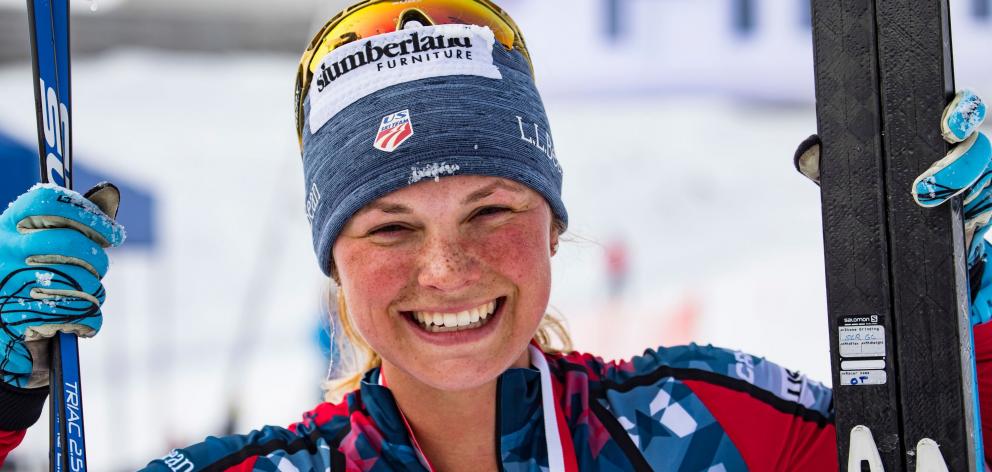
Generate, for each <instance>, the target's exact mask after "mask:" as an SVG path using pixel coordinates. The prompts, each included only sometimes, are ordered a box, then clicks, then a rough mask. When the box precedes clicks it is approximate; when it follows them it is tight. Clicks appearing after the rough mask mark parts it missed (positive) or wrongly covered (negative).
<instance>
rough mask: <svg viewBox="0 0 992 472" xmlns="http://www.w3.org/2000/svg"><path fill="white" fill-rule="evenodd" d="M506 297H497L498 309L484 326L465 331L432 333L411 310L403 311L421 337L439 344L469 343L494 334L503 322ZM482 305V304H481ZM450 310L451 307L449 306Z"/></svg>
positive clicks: (468, 307) (411, 327)
mask: <svg viewBox="0 0 992 472" xmlns="http://www.w3.org/2000/svg"><path fill="white" fill-rule="evenodd" d="M506 302H507V299H506V297H499V298H497V299H496V304H497V306H496V311H494V312H493V314H492V315H490V318H491V319H490V320H489V322H488V323H486V324H485V325H484V326H482V327H480V328H476V329H469V330H465V331H450V332H442V333H431V332H428V331H424V330H423V329H422V328H421V327H420V326H419V325H418V323H417V322H416V321H414V320H413V318H412V317H411V316H410V315H409V313H410V312H409V311H405V312H403V318H404V319H405V320H406V322H407V323H409V325H410V329H411V330H412V331H413V332H414V333H416V335H417V336H418V337H420V339H422V340H424V341H426V342H428V343H430V344H434V345H437V346H454V345H458V344H468V343H473V342H477V341H479V340H482V339H484V338H486V337H487V336H489V335H490V334H492V332H493V331H495V330H496V327H497V325H499V324H500V323H502V322H503V312H504V311H505V309H506ZM486 303H488V302H486ZM480 305H481V304H480ZM477 306H479V305H468V306H467V307H465V308H462V309H460V310H458V311H464V310H467V309H470V308H475V307H477ZM448 309H449V310H450V308H448ZM418 311H430V310H418ZM438 312H440V313H450V312H445V311H440V310H438ZM456 313H457V312H456Z"/></svg>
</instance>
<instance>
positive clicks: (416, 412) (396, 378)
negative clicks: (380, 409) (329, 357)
mask: <svg viewBox="0 0 992 472" xmlns="http://www.w3.org/2000/svg"><path fill="white" fill-rule="evenodd" d="M527 365H529V361H528V357H527V353H526V352H525V353H524V356H523V357H522V358H521V359H520V360H519V361H518V362H515V363H514V364H513V366H512V367H526V366H527ZM382 374H383V375H384V376H385V378H386V380H387V385H388V387H389V390H390V391H391V392H392V394H393V397H394V398H396V404H397V406H398V407H399V409H400V411H401V412H402V413H403V416H404V417H405V418H406V420H407V422H408V423H409V424H410V429H412V430H413V435H414V437H415V438H416V441H417V443H418V445H419V446H420V448H421V451H422V452H423V453H424V455H425V456H427V458H428V460H429V461H430V462H431V465H433V466H434V469H435V470H440V471H449V470H453V471H461V470H472V471H476V472H482V471H495V470H500V468H499V463H498V461H497V450H496V421H497V418H496V394H497V392H496V379H493V380H492V381H490V382H487V383H485V384H483V385H481V386H479V387H475V388H471V389H466V390H458V391H448V390H439V389H437V388H434V387H431V386H429V385H426V384H424V383H423V382H420V381H419V380H417V379H416V378H414V377H412V376H410V375H408V374H407V373H405V372H403V371H402V370H400V369H398V368H396V367H395V366H394V365H392V364H390V363H389V362H387V361H385V360H384V361H383V363H382Z"/></svg>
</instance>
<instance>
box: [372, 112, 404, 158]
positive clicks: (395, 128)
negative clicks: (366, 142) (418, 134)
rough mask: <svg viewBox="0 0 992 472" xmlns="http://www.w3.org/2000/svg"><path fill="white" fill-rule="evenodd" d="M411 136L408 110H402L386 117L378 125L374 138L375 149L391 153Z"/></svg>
mask: <svg viewBox="0 0 992 472" xmlns="http://www.w3.org/2000/svg"><path fill="white" fill-rule="evenodd" d="M410 136H413V123H411V122H410V110H403V111H398V112H396V113H393V114H392V115H389V116H386V117H384V118H383V119H382V123H380V124H379V134H377V135H376V137H375V148H376V149H379V150H381V151H386V152H393V151H395V150H396V148H398V147H400V144H403V143H404V142H406V140H407V139H410Z"/></svg>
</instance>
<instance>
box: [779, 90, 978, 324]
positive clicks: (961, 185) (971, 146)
mask: <svg viewBox="0 0 992 472" xmlns="http://www.w3.org/2000/svg"><path fill="white" fill-rule="evenodd" d="M985 115H986V106H985V103H984V102H983V101H982V99H981V98H979V97H978V96H977V95H975V94H974V93H973V92H971V91H968V90H965V91H962V92H960V93H958V94H957V96H955V97H954V100H952V101H951V103H950V105H948V106H947V108H945V109H944V114H943V115H942V117H941V135H943V136H944V139H945V140H946V141H947V142H949V143H952V144H955V143H956V144H957V146H955V147H954V148H953V149H951V151H950V152H949V153H948V154H947V155H946V156H944V158H943V159H941V160H939V161H937V162H936V163H934V164H933V165H932V166H931V167H930V168H929V169H927V170H926V172H924V173H923V174H922V175H920V176H919V177H918V178H917V179H916V181H915V182H913V187H912V189H911V193H912V195H913V199H914V200H916V202H917V203H918V204H920V205H921V206H923V207H927V208H930V207H935V206H938V205H940V204H942V203H944V202H946V201H948V200H950V199H951V198H953V197H955V196H958V195H964V200H963V203H964V220H965V244H967V245H968V270H969V274H970V278H971V293H972V299H973V300H972V307H971V317H972V322H973V323H974V324H978V323H984V322H986V321H988V320H989V319H990V318H992V271H986V270H985V265H986V264H985V261H986V246H987V245H988V243H986V242H985V233H986V232H987V231H988V230H989V227H990V225H989V219H990V217H992V186H990V185H989V184H990V182H992V145H990V143H989V139H988V137H986V136H985V134H983V133H980V132H976V130H977V129H978V127H979V126H980V125H981V124H982V121H983V120H985ZM820 148H821V141H820V138H819V136H817V135H813V136H810V137H809V138H807V139H806V140H805V141H803V142H802V143H801V144H800V145H799V148H798V149H797V150H796V154H795V157H794V162H795V165H796V169H797V170H799V172H800V173H802V174H803V175H805V176H806V177H808V178H809V179H810V180H813V181H814V182H816V183H817V184H819V183H820Z"/></svg>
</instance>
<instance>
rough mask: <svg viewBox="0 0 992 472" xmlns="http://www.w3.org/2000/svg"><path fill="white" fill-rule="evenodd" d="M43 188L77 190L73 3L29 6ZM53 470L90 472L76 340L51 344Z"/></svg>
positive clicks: (61, 338) (32, 1) (44, 0)
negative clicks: (71, 49)
mask: <svg viewBox="0 0 992 472" xmlns="http://www.w3.org/2000/svg"><path fill="white" fill-rule="evenodd" d="M27 5H28V17H29V24H30V30H31V52H32V65H33V70H34V93H35V109H36V112H37V121H38V123H37V124H38V156H39V163H40V168H41V182H43V183H53V184H57V185H61V186H63V187H65V188H72V126H71V124H72V119H71V116H72V114H71V110H72V100H71V98H72V96H71V93H70V83H71V81H70V67H69V0H27ZM51 359H52V368H51V377H50V379H49V388H50V389H51V392H50V395H49V402H50V403H49V415H50V424H51V433H50V434H51V436H50V437H51V440H50V441H51V451H50V470H53V471H58V472H62V471H70V470H71V471H73V472H79V471H84V470H86V453H85V440H84V434H83V408H82V393H81V389H80V381H79V348H78V344H77V338H76V335H74V334H67V333H59V334H58V335H57V336H56V337H55V338H54V339H53V340H52V353H51Z"/></svg>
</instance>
